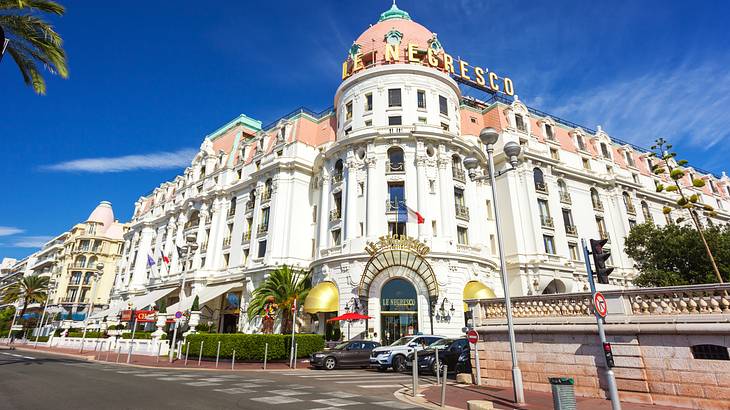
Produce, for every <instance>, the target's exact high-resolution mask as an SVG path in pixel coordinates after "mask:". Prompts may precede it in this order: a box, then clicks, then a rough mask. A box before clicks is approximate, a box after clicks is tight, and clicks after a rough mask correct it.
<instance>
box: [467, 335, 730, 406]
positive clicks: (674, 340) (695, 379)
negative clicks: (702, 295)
mask: <svg viewBox="0 0 730 410" xmlns="http://www.w3.org/2000/svg"><path fill="white" fill-rule="evenodd" d="M662 327H664V331H663V332H662V331H661V328H662ZM713 327H714V328H715V329H716V333H713ZM702 328H704V330H702ZM685 330H686V331H685V332H684V334H682V333H681V332H678V329H677V326H651V325H650V326H649V327H648V329H642V327H641V326H632V325H626V324H614V325H611V324H608V325H607V326H606V333H607V338H608V341H609V342H611V344H612V347H613V354H614V361H615V365H616V367H614V368H613V370H614V373H615V375H616V383H617V386H618V389H619V396H620V398H621V400H622V401H628V402H635V403H646V404H656V405H667V406H679V407H686V408H695V409H730V361H723V360H700V359H694V358H693V355H692V352H691V349H690V346H692V345H698V344H713V345H720V346H725V347H730V335H729V334H728V333H727V330H728V329H727V327H726V326H723V325H720V324H706V325H703V326H700V327H697V328H694V329H685ZM690 330H691V331H690ZM478 331H479V334H480V342H479V346H478V347H479V359H480V366H481V379H482V380H481V383H482V385H485V386H494V387H511V385H512V379H511V378H512V376H511V358H510V351H509V344H508V342H507V340H508V339H507V329H506V327H505V326H483V327H480V328H478ZM515 331H516V340H517V350H518V358H519V364H520V369H521V370H522V375H523V381H524V386H525V389H529V390H537V391H543V392H549V391H550V384H549V382H548V377H559V376H560V377H572V378H573V379H574V380H575V392H576V395H580V396H588V397H606V383H605V379H604V376H603V373H604V357H603V351H602V348H601V345H600V343H599V338H598V335H597V333H596V326H595V325H591V324H588V323H586V324H565V325H562V326H555V325H519V324H518V325H517V326H516V327H515ZM647 331H648V332H647Z"/></svg>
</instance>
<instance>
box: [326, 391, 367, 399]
mask: <svg viewBox="0 0 730 410" xmlns="http://www.w3.org/2000/svg"><path fill="white" fill-rule="evenodd" d="M323 394H324V395H326V396H334V397H339V398H341V399H351V398H353V397H360V395H359V394H355V393H348V392H346V391H333V392H329V393H323Z"/></svg>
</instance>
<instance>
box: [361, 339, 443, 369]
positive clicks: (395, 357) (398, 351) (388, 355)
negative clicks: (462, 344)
mask: <svg viewBox="0 0 730 410" xmlns="http://www.w3.org/2000/svg"><path fill="white" fill-rule="evenodd" d="M443 338H444V337H443V336H434V335H412V336H403V337H401V338H400V339H398V340H396V341H395V342H394V343H393V344H391V345H390V346H382V347H378V348H376V349H373V351H372V353H371V354H370V366H371V367H375V368H377V369H378V370H380V371H385V370H387V369H388V368H389V367H392V368H393V370H395V371H397V372H402V371H404V370H406V357H407V356H408V354H409V353H413V351H414V350H416V351H420V350H423V349H425V348H426V346H428V345H430V344H431V343H433V342H435V341H437V340H441V339H443Z"/></svg>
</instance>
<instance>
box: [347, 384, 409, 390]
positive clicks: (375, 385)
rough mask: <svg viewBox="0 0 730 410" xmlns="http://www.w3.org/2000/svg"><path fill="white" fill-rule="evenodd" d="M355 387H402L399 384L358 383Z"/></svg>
mask: <svg viewBox="0 0 730 410" xmlns="http://www.w3.org/2000/svg"><path fill="white" fill-rule="evenodd" d="M357 387H362V388H363V389H380V388H384V387H403V385H401V384H371V385H367V386H366V385H362V386H360V385H358V386H357Z"/></svg>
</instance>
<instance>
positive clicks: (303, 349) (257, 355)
mask: <svg viewBox="0 0 730 410" xmlns="http://www.w3.org/2000/svg"><path fill="white" fill-rule="evenodd" d="M295 337H296V341H297V344H298V347H297V357H309V355H311V354H312V353H314V352H317V351H320V350H322V349H324V338H323V337H322V335H312V334H300V335H296V336H295ZM219 341H220V342H221V353H220V357H221V358H230V357H231V356H232V354H233V350H235V351H236V360H251V361H259V360H263V359H264V350H265V346H266V343H268V344H269V352H268V360H277V359H286V358H288V357H289V351H290V349H291V335H263V334H256V335H251V334H243V333H225V334H221V333H198V334H192V335H189V336H188V337H187V340H186V343H190V352H191V353H192V352H195V354H198V352H199V349H200V342H203V356H205V357H215V355H216V351H217V349H218V342H219Z"/></svg>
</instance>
